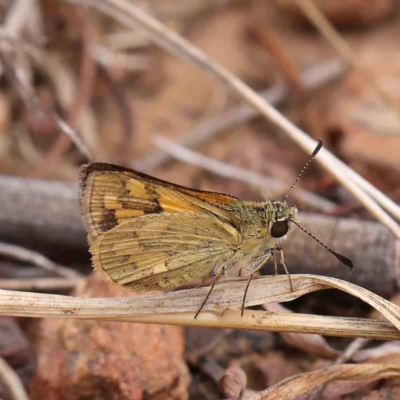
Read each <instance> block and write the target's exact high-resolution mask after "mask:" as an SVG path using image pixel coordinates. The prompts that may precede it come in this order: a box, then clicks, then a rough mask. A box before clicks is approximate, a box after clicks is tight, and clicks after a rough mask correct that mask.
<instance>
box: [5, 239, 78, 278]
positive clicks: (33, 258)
mask: <svg viewBox="0 0 400 400" xmlns="http://www.w3.org/2000/svg"><path fill="white" fill-rule="evenodd" d="M0 255H3V256H6V257H11V258H13V259H14V260H19V261H24V262H30V263H32V264H34V265H36V266H38V267H40V268H43V269H44V270H46V271H48V272H52V273H54V274H57V275H59V276H63V277H65V278H71V279H74V278H75V279H77V278H80V277H81V275H80V274H79V273H78V272H76V271H74V270H72V269H69V268H66V267H63V266H62V265H59V264H57V263H55V262H53V261H51V260H50V259H48V258H47V257H45V256H43V255H42V254H40V253H37V252H36V251H32V250H29V249H26V248H25V247H21V246H17V245H14V244H9V243H1V242H0Z"/></svg>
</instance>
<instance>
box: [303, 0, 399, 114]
mask: <svg viewBox="0 0 400 400" xmlns="http://www.w3.org/2000/svg"><path fill="white" fill-rule="evenodd" d="M296 1H297V4H298V5H299V7H301V9H302V10H303V12H304V14H305V15H306V16H307V18H308V19H309V20H310V21H311V22H312V23H313V24H314V25H315V27H316V28H317V29H318V30H319V31H320V32H321V34H322V35H323V36H324V37H325V39H326V40H327V41H328V42H329V43H330V44H331V45H332V46H333V47H334V48H335V49H336V50H337V52H338V53H339V54H340V55H341V56H342V57H343V58H344V59H345V60H347V61H348V62H349V64H351V65H352V67H353V68H355V69H356V70H357V71H358V72H359V73H360V75H361V76H362V77H363V78H364V79H365V81H366V82H368V84H369V85H370V86H371V87H372V88H373V89H374V90H375V92H376V93H377V94H378V95H379V96H381V98H382V100H383V101H384V102H385V104H386V106H387V107H389V108H390V109H391V110H392V111H394V112H396V116H397V118H399V117H400V110H399V107H398V105H397V103H396V101H395V99H393V98H392V96H391V95H390V94H389V93H388V92H387V91H386V90H385V89H384V88H383V87H382V86H381V85H379V83H378V82H377V81H376V79H375V77H374V76H373V75H372V74H371V73H370V72H369V71H368V69H366V68H365V66H364V65H363V64H362V63H361V62H360V61H359V60H358V57H357V55H356V54H355V53H354V52H353V50H352V49H351V47H350V45H349V44H348V43H347V42H346V40H345V39H344V38H343V37H342V36H341V35H340V34H339V32H338V31H337V30H336V29H335V28H334V27H333V25H332V24H331V23H330V22H329V20H328V19H327V18H326V17H325V15H324V14H323V13H322V12H321V11H320V10H319V9H318V7H317V6H316V5H315V4H314V2H313V1H312V0H296Z"/></svg>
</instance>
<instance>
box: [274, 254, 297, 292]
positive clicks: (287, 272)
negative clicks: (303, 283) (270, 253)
mask: <svg viewBox="0 0 400 400" xmlns="http://www.w3.org/2000/svg"><path fill="white" fill-rule="evenodd" d="M274 250H276V251H279V261H280V263H281V264H282V266H283V268H284V270H285V272H286V275H287V277H288V278H289V284H290V290H291V291H292V292H293V283H292V278H291V277H290V274H289V271H288V269H287V267H286V263H285V254H284V252H283V250H282V249H281V248H280V247H277V248H276V249H274ZM274 261H276V257H275V252H274ZM276 268H277V267H276Z"/></svg>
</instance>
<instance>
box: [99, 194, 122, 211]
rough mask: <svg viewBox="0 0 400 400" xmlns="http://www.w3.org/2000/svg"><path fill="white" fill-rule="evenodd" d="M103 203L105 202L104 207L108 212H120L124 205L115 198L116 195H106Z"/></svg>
mask: <svg viewBox="0 0 400 400" xmlns="http://www.w3.org/2000/svg"><path fill="white" fill-rule="evenodd" d="M103 202H104V207H105V208H106V209H107V210H119V209H121V208H122V204H121V203H120V202H119V201H118V199H116V198H115V196H114V195H111V196H107V195H104V198H103Z"/></svg>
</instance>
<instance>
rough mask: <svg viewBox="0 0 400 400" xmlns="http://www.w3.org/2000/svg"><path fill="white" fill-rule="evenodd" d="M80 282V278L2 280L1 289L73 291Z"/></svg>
mask: <svg viewBox="0 0 400 400" xmlns="http://www.w3.org/2000/svg"><path fill="white" fill-rule="evenodd" d="M80 281H81V279H80V278H30V279H0V289H3V290H21V291H27V292H59V291H71V290H73V289H75V288H76V286H77V285H78V284H79V282H80Z"/></svg>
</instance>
